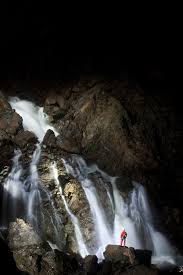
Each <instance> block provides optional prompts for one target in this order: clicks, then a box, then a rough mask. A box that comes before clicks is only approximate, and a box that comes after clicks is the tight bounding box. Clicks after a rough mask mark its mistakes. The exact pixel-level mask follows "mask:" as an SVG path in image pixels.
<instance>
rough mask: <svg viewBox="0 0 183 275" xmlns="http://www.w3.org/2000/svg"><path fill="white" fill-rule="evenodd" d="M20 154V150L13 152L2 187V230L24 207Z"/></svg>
mask: <svg viewBox="0 0 183 275" xmlns="http://www.w3.org/2000/svg"><path fill="white" fill-rule="evenodd" d="M21 156H22V154H21V151H20V150H15V153H14V158H13V160H12V161H13V167H12V170H11V172H10V174H9V175H8V177H7V179H6V181H5V182H4V185H3V202H2V216H3V217H2V226H1V227H2V228H4V229H5V228H7V226H8V222H9V220H11V219H14V218H16V217H17V216H18V215H19V214H20V208H21V207H25V205H24V202H25V201H26V197H27V196H26V192H25V190H24V189H22V182H21V175H22V172H23V169H22V166H21V164H20V158H21Z"/></svg>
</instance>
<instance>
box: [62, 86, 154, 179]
mask: <svg viewBox="0 0 183 275" xmlns="http://www.w3.org/2000/svg"><path fill="white" fill-rule="evenodd" d="M142 126H144V125H142ZM142 126H141V127H139V125H138V124H137V123H134V122H133V121H132V118H131V115H130V114H129V112H128V111H127V110H126V108H125V107H124V106H123V105H121V104H120V102H119V101H118V100H116V99H115V98H113V97H111V96H109V95H108V94H106V93H100V92H98V91H93V92H90V93H88V94H87V95H83V96H82V97H81V98H80V99H78V100H77V101H76V102H75V104H74V106H73V109H72V111H70V112H69V113H68V114H67V115H66V116H65V118H64V120H63V127H62V132H61V136H62V137H63V139H62V144H60V147H61V148H63V149H65V150H67V151H70V152H78V153H79V152H80V153H82V154H83V155H84V156H85V157H86V158H87V159H89V160H93V161H94V160H97V161H98V164H99V165H100V167H102V168H104V167H105V168H106V169H107V170H108V171H111V172H113V173H115V174H118V175H119V174H120V173H121V171H122V170H123V171H124V170H128V171H132V170H133V169H135V168H137V167H140V168H141V169H144V170H148V171H150V170H154V169H156V168H157V166H158V164H159V161H158V158H157V156H156V155H154V152H153V149H154V147H155V144H154V143H153V141H152V142H151V144H150V143H149V140H148V139H147V137H146V134H147V132H145V131H146V129H145V128H143V127H142ZM145 133H146V134H145ZM149 134H150V133H149ZM109 154H110V161H109V163H108V160H109V158H108V155H109ZM99 155H100V158H98V156H99ZM111 162H112V163H113V165H112V166H111Z"/></svg>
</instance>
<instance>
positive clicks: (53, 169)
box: [51, 162, 89, 257]
mask: <svg viewBox="0 0 183 275" xmlns="http://www.w3.org/2000/svg"><path fill="white" fill-rule="evenodd" d="M51 174H52V176H53V178H54V180H55V183H56V185H57V187H58V189H59V191H60V195H61V198H62V200H63V202H64V206H65V209H66V211H67V213H68V215H69V217H70V218H71V221H72V224H73V226H74V231H75V237H76V241H77V246H78V251H79V253H80V255H81V256H82V257H85V256H87V255H89V252H88V249H87V247H86V245H85V243H84V238H83V235H82V232H81V229H80V224H79V221H78V219H77V217H76V216H75V215H74V214H73V213H72V212H71V210H70V209H69V206H68V204H67V201H66V199H65V197H64V195H63V191H62V187H61V185H60V182H59V180H58V170H57V167H56V163H55V162H54V163H53V164H52V165H51Z"/></svg>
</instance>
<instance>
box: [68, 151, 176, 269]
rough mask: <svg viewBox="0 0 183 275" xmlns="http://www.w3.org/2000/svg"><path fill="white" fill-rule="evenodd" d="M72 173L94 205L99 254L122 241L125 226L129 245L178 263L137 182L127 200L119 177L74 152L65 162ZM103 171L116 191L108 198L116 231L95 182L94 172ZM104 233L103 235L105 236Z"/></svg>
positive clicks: (160, 259)
mask: <svg viewBox="0 0 183 275" xmlns="http://www.w3.org/2000/svg"><path fill="white" fill-rule="evenodd" d="M64 165H65V168H66V171H67V173H68V174H71V175H72V176H73V177H75V178H77V180H78V181H80V183H81V185H82V187H83V190H84V192H85V194H86V197H87V200H88V202H89V205H90V209H91V213H92V215H93V219H94V223H95V226H96V234H97V235H98V236H99V240H98V247H97V248H96V253H95V254H97V255H98V256H99V257H100V256H101V255H102V252H103V251H104V249H105V246H106V245H107V244H112V243H113V244H119V243H120V232H121V231H122V228H125V230H126V231H127V233H128V237H127V245H128V246H132V247H134V248H136V249H150V250H152V252H153V257H152V262H153V263H159V264H162V263H163V262H167V263H170V264H175V252H174V249H173V247H172V246H171V244H170V243H169V241H168V240H167V238H166V237H165V236H164V235H163V234H162V233H161V232H159V231H158V230H157V229H156V228H155V226H154V223H153V215H152V211H151V208H150V205H149V201H148V197H147V193H146V191H145V188H144V187H143V186H142V185H140V184H138V183H135V182H133V190H132V191H131V193H130V194H129V197H128V200H124V198H123V196H122V195H121V194H120V192H119V190H118V188H117V185H116V177H110V176H109V175H107V174H106V173H104V172H103V171H101V170H100V169H99V168H98V167H97V166H96V165H92V166H87V165H86V163H85V161H84V160H83V159H82V158H81V157H79V156H76V155H73V156H72V157H71V159H69V160H68V161H64ZM92 173H94V174H95V175H96V174H99V175H100V177H102V178H103V184H105V183H107V184H109V185H110V186H111V187H112V188H111V189H108V188H107V190H108V192H109V190H112V194H110V195H109V194H108V195H107V197H106V198H105V199H106V200H109V203H110V204H111V208H112V209H114V211H113V215H114V217H113V226H112V230H111V228H110V225H109V223H108V222H107V220H106V212H105V209H103V208H102V205H101V202H100V198H99V197H98V192H99V190H97V184H95V183H94V182H92V180H91V179H90V175H91V174H92ZM102 234H103V237H104V238H102V237H101V235H102Z"/></svg>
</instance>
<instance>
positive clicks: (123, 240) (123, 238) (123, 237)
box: [120, 229, 127, 246]
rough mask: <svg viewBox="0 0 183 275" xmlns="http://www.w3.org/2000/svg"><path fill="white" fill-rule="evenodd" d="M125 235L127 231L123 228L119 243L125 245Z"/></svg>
mask: <svg viewBox="0 0 183 275" xmlns="http://www.w3.org/2000/svg"><path fill="white" fill-rule="evenodd" d="M126 237H127V232H126V231H125V229H123V230H122V231H121V236H120V238H121V243H120V245H121V246H126Z"/></svg>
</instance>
